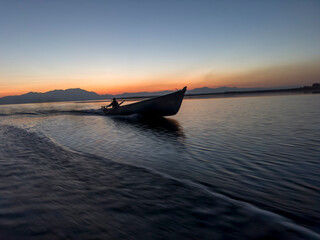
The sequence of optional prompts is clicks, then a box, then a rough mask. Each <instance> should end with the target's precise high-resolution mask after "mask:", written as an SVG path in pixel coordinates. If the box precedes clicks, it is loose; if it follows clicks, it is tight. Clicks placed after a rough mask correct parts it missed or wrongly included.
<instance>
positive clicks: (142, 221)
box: [0, 125, 320, 239]
mask: <svg viewBox="0 0 320 240" xmlns="http://www.w3.org/2000/svg"><path fill="white" fill-rule="evenodd" d="M9 160H10V161H9ZM0 166H1V169H2V171H1V172H0V179H1V181H0V196H1V197H0V226H3V227H4V228H6V229H12V231H13V229H18V230H19V231H17V232H16V233H15V234H17V238H18V237H19V236H24V235H27V236H28V235H30V234H31V237H30V239H32V236H35V238H37V237H39V235H41V237H43V238H50V237H52V235H53V236H60V237H65V238H69V239H86V238H89V236H90V237H92V236H95V238H96V239H106V238H131V239H155V238H163V239H215V238H225V239H320V237H319V235H317V234H316V233H314V232H312V231H311V230H308V229H305V228H303V227H301V226H299V225H296V224H294V223H293V222H291V221H290V220H288V219H286V218H284V217H282V216H279V215H276V214H274V213H271V212H268V211H265V210H262V209H259V208H257V207H255V206H253V205H251V204H248V203H245V202H240V201H237V200H233V199H230V198H229V197H226V196H224V195H221V194H217V193H214V192H212V191H210V190H208V188H206V187H205V186H203V185H200V184H197V183H194V182H192V181H189V180H183V179H177V178H173V177H171V176H169V175H166V174H163V173H159V172H156V171H154V170H153V169H147V168H143V167H137V166H131V165H127V164H123V163H117V162H113V161H111V160H109V159H107V158H102V157H98V156H95V155H91V154H85V153H77V152H74V151H69V150H68V149H67V148H62V147H61V146H59V145H57V144H56V143H55V142H53V141H51V140H50V139H49V138H47V137H45V136H42V135H39V134H37V133H35V132H31V131H27V130H25V129H23V128H19V127H14V126H9V125H1V127H0Z"/></svg>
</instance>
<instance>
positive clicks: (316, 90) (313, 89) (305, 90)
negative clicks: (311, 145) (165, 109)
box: [0, 83, 320, 105]
mask: <svg viewBox="0 0 320 240" xmlns="http://www.w3.org/2000/svg"><path fill="white" fill-rule="evenodd" d="M297 94H320V84H318V83H316V84H313V85H312V86H305V87H300V88H290V89H271V90H252V91H227V92H220V93H200V94H188V93H187V94H186V95H185V99H197V98H229V97H247V96H272V95H297ZM158 96H161V95H152V96H150V95H146V96H136V97H134V96H133V97H118V98H117V99H120V100H127V101H136V100H141V99H146V98H154V97H158ZM0 100H1V99H0ZM109 100H110V99H109V98H101V99H68V100H56V99H55V100H48V99H43V100H40V101H29V102H11V103H10V102H4V103H1V101H0V105H9V104H10V105H12V104H32V103H54V102H88V101H90V102H105V101H109Z"/></svg>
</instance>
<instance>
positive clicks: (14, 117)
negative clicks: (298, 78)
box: [0, 95, 320, 239]
mask: <svg viewBox="0 0 320 240" xmlns="http://www.w3.org/2000/svg"><path fill="white" fill-rule="evenodd" d="M101 104H102V103H101V102H100V103H99V102H73V103H50V104H24V105H2V106H0V167H1V173H0V239H1V237H2V236H3V237H2V238H6V239H10V238H11V239H20V238H21V239H44V238H45V239H47V238H48V239H114V238H122V239H319V233H320V207H319V206H320V205H319V202H320V178H319V172H320V159H319V156H320V111H319V109H320V96H319V95H294V96H273V97H270V96H268V97H243V98H223V99H221V98H220V99H185V100H184V102H183V105H182V107H181V109H180V112H179V113H178V114H177V115H176V116H173V117H168V118H163V119H158V120H148V119H143V118H141V116H137V115H132V116H128V117H107V116H103V115H102V114H101V113H100V111H99V110H98V109H99V107H100V106H101Z"/></svg>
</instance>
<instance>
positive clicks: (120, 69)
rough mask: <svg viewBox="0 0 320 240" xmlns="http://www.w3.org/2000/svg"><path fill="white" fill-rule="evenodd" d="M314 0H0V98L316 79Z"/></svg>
mask: <svg viewBox="0 0 320 240" xmlns="http://www.w3.org/2000/svg"><path fill="white" fill-rule="evenodd" d="M319 43H320V1H312V0H309V1H297V0H290V1H289V0H285V1H228V2H226V1H188V0H186V1H81V0H79V1H67V2H66V1H40V0H30V1H16V0H12V1H5V0H2V1H1V0H0V97H2V96H6V95H15V94H22V93H25V92H30V91H34V92H45V91H49V90H52V89H66V88H84V89H86V90H88V91H95V92H97V93H99V94H104V93H111V94H116V93H121V92H138V91H163V90H168V89H169V90H170V89H175V88H181V87H183V86H185V85H188V87H190V88H196V87H204V86H207V87H220V86H228V87H280V86H290V85H291V86H299V85H300V86H303V85H311V84H312V83H314V82H319V80H320V44H319Z"/></svg>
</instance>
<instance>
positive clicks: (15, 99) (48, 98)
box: [0, 85, 318, 104]
mask: <svg viewBox="0 0 320 240" xmlns="http://www.w3.org/2000/svg"><path fill="white" fill-rule="evenodd" d="M317 86H318V85H317ZM317 86H312V87H303V88H293V89H292V88H290V89H291V90H299V89H301V90H303V89H304V90H310V89H306V88H311V90H312V89H315V87H317ZM277 89H278V90H279V89H284V90H285V89H288V87H282V88H277ZM269 90H270V89H268V88H237V87H219V88H208V87H203V88H195V89H192V90H188V91H187V93H186V94H187V95H197V94H215V93H217V94H219V93H229V92H232V93H234V92H239V93H240V92H250V91H269ZM171 92H173V91H161V92H135V93H127V92H126V93H122V94H117V95H111V94H105V95H99V94H97V93H95V92H89V91H86V90H83V89H80V88H71V89H66V90H53V91H49V92H45V93H37V92H29V93H26V94H23V95H17V96H7V97H2V98H0V104H18V103H42V102H62V101H82V100H83V101H84V100H103V99H111V98H113V97H116V98H129V97H153V96H160V95H164V94H168V93H171Z"/></svg>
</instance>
